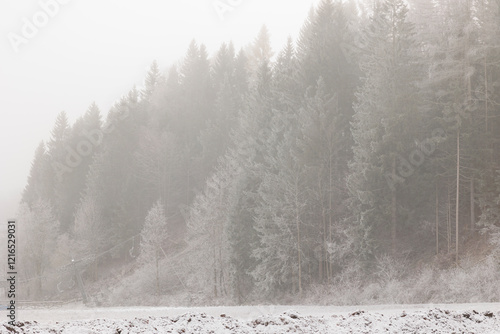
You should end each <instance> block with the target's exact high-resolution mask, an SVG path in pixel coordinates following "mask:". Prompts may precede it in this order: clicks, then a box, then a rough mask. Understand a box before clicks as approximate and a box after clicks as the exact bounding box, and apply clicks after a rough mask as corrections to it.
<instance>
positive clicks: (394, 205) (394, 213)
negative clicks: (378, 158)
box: [391, 157, 396, 255]
mask: <svg viewBox="0 0 500 334" xmlns="http://www.w3.org/2000/svg"><path fill="white" fill-rule="evenodd" d="M392 178H393V180H395V179H396V157H393V159H392ZM391 209H392V214H391V223H392V224H391V238H392V255H396V189H395V188H393V189H392V205H391Z"/></svg>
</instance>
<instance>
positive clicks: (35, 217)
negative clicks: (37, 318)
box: [19, 199, 59, 296]
mask: <svg viewBox="0 0 500 334" xmlns="http://www.w3.org/2000/svg"><path fill="white" fill-rule="evenodd" d="M19 223H20V224H19V225H20V226H21V227H22V228H21V231H22V238H23V239H25V240H23V242H22V244H23V245H24V247H23V249H21V250H20V251H22V256H23V258H24V259H23V261H26V262H27V263H30V267H31V268H34V272H33V273H32V274H33V275H32V276H34V277H36V282H37V293H38V296H41V295H42V294H43V292H44V291H43V275H44V273H45V272H46V270H47V269H48V268H50V265H51V261H52V258H53V255H54V253H55V250H54V246H55V245H56V242H57V237H58V235H59V222H58V220H57V217H56V216H55V214H54V212H53V209H52V205H51V204H50V202H49V201H47V200H42V199H40V200H37V201H36V202H35V203H33V204H32V206H31V208H30V207H28V205H26V204H24V203H23V204H22V205H21V207H20V215H19ZM28 272H29V271H28Z"/></svg>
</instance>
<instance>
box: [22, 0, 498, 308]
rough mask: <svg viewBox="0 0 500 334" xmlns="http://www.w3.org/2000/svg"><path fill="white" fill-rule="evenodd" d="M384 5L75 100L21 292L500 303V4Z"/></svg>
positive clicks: (331, 12) (328, 6)
mask: <svg viewBox="0 0 500 334" xmlns="http://www.w3.org/2000/svg"><path fill="white" fill-rule="evenodd" d="M368 2H370V5H366V6H364V7H363V6H361V7H359V8H358V7H357V6H354V5H353V2H346V4H342V3H341V2H340V1H332V0H324V1H322V2H321V3H320V4H319V6H317V7H316V8H314V9H313V10H311V12H310V13H309V16H308V18H307V20H306V21H305V22H304V23H303V27H302V30H301V33H300V36H299V38H298V39H297V40H292V39H290V40H289V41H288V43H287V44H286V45H283V47H282V49H281V50H273V49H272V48H271V43H270V36H271V35H272V34H273V31H269V30H268V29H267V28H266V27H265V26H263V27H262V29H261V31H260V33H259V34H258V35H257V36H256V37H255V39H254V40H253V41H248V46H247V47H245V48H242V49H241V50H239V49H235V47H234V46H233V44H232V43H231V42H230V41H228V42H227V43H224V44H222V45H221V46H220V48H219V50H218V51H217V52H216V53H214V54H209V52H208V51H207V49H206V47H205V46H204V44H203V41H195V40H193V41H192V43H191V44H190V45H189V47H188V48H187V50H186V52H185V56H184V57H183V58H182V59H180V60H179V61H178V62H177V63H176V64H175V65H171V64H164V63H162V60H161V59H158V62H157V61H154V62H152V64H151V67H150V69H149V71H148V72H147V73H145V79H144V84H143V86H142V87H131V89H130V91H128V92H124V94H123V96H122V98H121V99H120V100H119V101H118V102H117V103H116V104H115V105H114V106H113V107H112V108H111V110H109V111H103V110H100V108H99V106H98V105H96V104H91V105H90V106H89V108H88V110H87V111H86V112H85V114H83V115H82V116H81V117H80V118H79V119H78V120H77V121H76V122H74V123H73V124H70V122H69V120H68V117H67V115H66V114H65V113H64V112H61V113H60V114H59V116H58V117H57V119H56V120H55V124H54V126H53V128H52V130H51V138H50V140H49V141H47V142H41V143H40V145H39V147H38V148H37V150H36V152H35V153H34V158H33V162H32V167H31V172H30V174H29V177H28V179H27V184H26V187H25V190H24V192H23V195H22V204H21V209H20V212H19V215H18V221H19V222H20V224H19V231H18V233H19V234H20V237H19V239H18V240H19V242H21V245H20V246H19V247H20V250H19V253H20V258H21V259H22V261H21V262H20V263H19V268H20V269H19V273H20V276H19V282H18V291H19V293H20V294H21V295H20V297H19V299H20V300H51V301H69V300H75V299H76V300H80V299H83V300H84V301H86V302H87V304H89V305H124V304H128V305H158V304H161V305H221V304H225V305H228V304H233V305H239V304H252V303H254V304H255V303H292V302H293V303H321V304H328V303H334V304H361V303H424V302H491V301H497V302H498V301H500V290H499V289H498V286H499V284H500V275H499V273H500V234H499V227H500V90H499V87H500V3H499V2H498V1H494V0H468V1H465V0H457V1H445V0H435V1H432V2H430V1H419V0H411V1H408V3H407V2H406V1H403V0H386V1H380V2H374V3H375V4H376V5H375V6H372V5H371V1H368ZM431 3H432V4H431ZM284 15H285V13H284ZM124 70H126V69H124ZM72 260H74V261H73V262H72Z"/></svg>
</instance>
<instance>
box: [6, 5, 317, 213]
mask: <svg viewBox="0 0 500 334" xmlns="http://www.w3.org/2000/svg"><path fill="white" fill-rule="evenodd" d="M54 1H56V0H0V108H1V114H0V115H1V116H0V117H1V119H0V124H2V128H1V142H0V157H1V169H0V171H1V173H0V187H1V190H0V218H1V219H3V220H5V219H7V218H13V217H15V214H16V212H17V204H18V202H19V200H20V193H21V192H22V189H23V188H24V186H25V184H26V180H27V176H28V173H29V170H30V165H31V161H32V159H33V154H34V151H35V149H36V147H37V145H38V143H39V142H40V141H41V140H47V139H48V138H49V137H50V131H51V129H52V126H53V124H54V121H55V119H56V116H57V114H58V113H59V112H60V111H62V110H64V111H66V112H67V114H68V116H69V119H70V121H71V122H74V121H75V120H76V118H77V117H79V116H80V115H82V114H83V113H84V112H85V110H86V109H87V107H88V106H89V105H90V104H91V103H92V102H93V101H95V102H96V103H97V104H98V105H99V107H100V108H101V111H102V112H103V114H104V115H105V114H106V113H107V111H108V110H109V108H110V106H111V105H112V104H113V102H114V101H115V100H116V99H118V98H119V97H120V95H121V94H125V93H127V92H128V90H130V88H132V87H133V85H134V84H136V85H141V84H142V80H143V77H144V75H145V73H146V71H147V68H148V67H149V65H150V64H151V62H152V61H153V60H154V59H156V60H157V61H158V63H159V65H160V67H161V68H162V69H166V68H167V67H168V66H169V65H170V64H172V63H173V62H174V61H176V60H179V59H180V58H181V57H182V56H183V55H184V53H185V52H186V50H187V47H188V45H189V43H190V41H191V40H192V39H193V38H195V39H196V40H197V42H198V43H204V44H205V45H206V46H207V48H208V50H209V52H210V54H211V55H212V54H213V53H214V52H215V51H216V50H217V49H218V47H219V45H220V44H221V43H222V42H227V41H231V40H232V41H233V42H234V44H235V47H236V48H237V50H238V49H239V48H240V47H242V46H245V45H246V44H248V43H249V42H251V41H253V40H254V38H255V37H256V35H257V33H258V31H259V29H260V27H261V26H262V25H263V24H266V25H267V26H268V28H269V31H270V33H271V38H272V44H273V48H274V51H275V52H276V51H279V49H280V48H281V46H283V45H284V43H285V42H286V39H287V37H288V35H291V36H292V37H293V38H296V36H297V34H298V31H299V30H300V27H301V26H302V23H303V21H304V19H305V18H306V17H307V14H308V12H309V9H310V8H311V6H312V5H317V4H318V3H319V0H293V1H290V0H288V1H286V0H176V1H173V0H64V1H63V0H59V2H60V3H66V4H60V5H59V9H58V11H57V12H55V11H54V12H55V13H54V15H53V17H50V18H49V20H48V22H47V24H46V25H45V26H43V27H40V28H39V30H38V33H37V34H36V35H35V36H33V37H31V38H29V39H27V43H26V44H21V45H19V51H18V52H15V51H14V50H13V48H12V45H11V42H10V41H9V38H8V36H9V33H14V34H17V35H19V36H22V33H23V32H22V28H23V26H24V24H25V20H28V21H30V22H33V19H34V17H35V19H38V20H39V21H38V22H39V23H40V22H41V23H42V24H43V23H44V22H43V18H44V17H43V13H41V11H42V10H43V9H42V4H46V3H50V2H54ZM216 3H219V4H221V3H222V4H230V5H234V7H233V9H232V10H230V11H227V12H225V13H224V14H225V15H224V17H223V19H221V17H220V16H219V15H218V14H217V12H216V10H215V8H214V4H216ZM49 8H52V9H54V7H53V6H52V7H49ZM28 32H29V31H28Z"/></svg>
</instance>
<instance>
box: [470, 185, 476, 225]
mask: <svg viewBox="0 0 500 334" xmlns="http://www.w3.org/2000/svg"><path fill="white" fill-rule="evenodd" d="M474 197H475V194H474V177H472V178H471V179H470V230H471V231H472V232H474V227H475V225H476V213H475V205H474Z"/></svg>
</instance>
